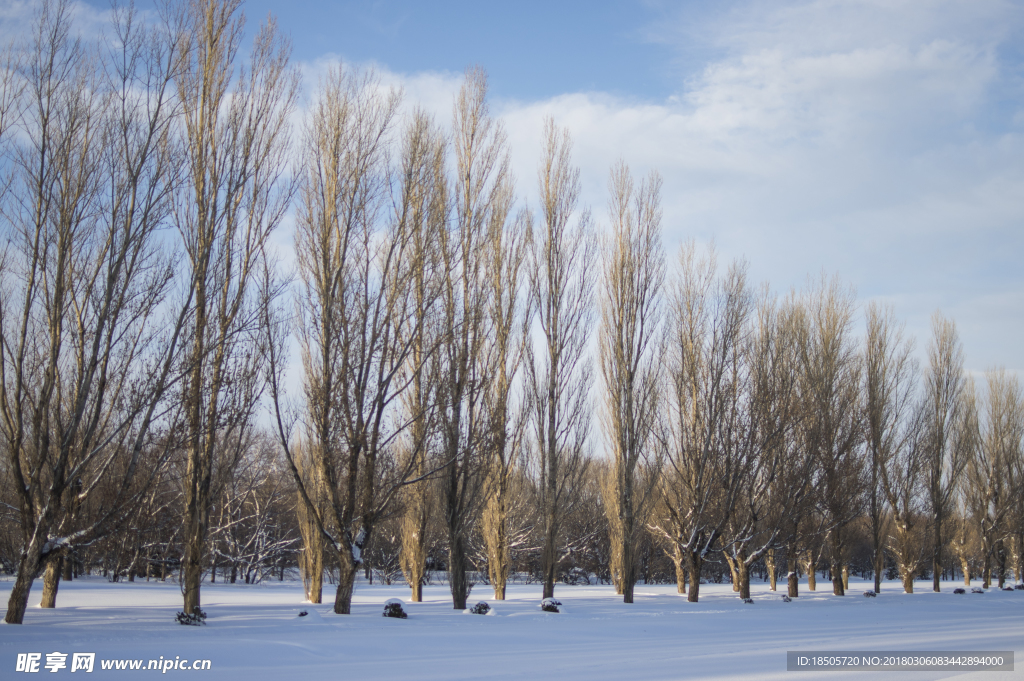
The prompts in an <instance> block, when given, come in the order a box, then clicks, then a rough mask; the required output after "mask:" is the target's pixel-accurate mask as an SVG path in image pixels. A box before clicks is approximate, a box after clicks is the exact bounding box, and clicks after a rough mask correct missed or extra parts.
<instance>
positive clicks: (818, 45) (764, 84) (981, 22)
mask: <svg viewBox="0 0 1024 681" xmlns="http://www.w3.org/2000/svg"><path fill="white" fill-rule="evenodd" d="M32 5H33V3H32V2H31V1H29V0H19V1H13V0H0V33H10V32H13V31H16V30H18V28H17V27H18V26H19V25H21V22H22V21H24V17H25V16H27V14H28V13H29V10H30V8H31V7H32ZM105 6H106V5H105V4H103V3H99V2H97V3H94V4H93V7H94V8H96V9H94V10H89V9H88V8H83V11H82V13H81V15H82V23H83V26H90V25H91V26H92V27H93V28H95V26H98V25H100V24H101V23H102V14H101V11H102V8H104V7H105ZM268 11H272V12H274V13H275V14H276V15H277V16H278V17H279V21H280V24H281V26H282V28H284V29H285V30H286V31H287V32H288V33H290V34H291V36H292V39H293V42H294V57H295V59H296V61H297V62H299V63H300V65H301V67H302V69H303V71H304V82H305V85H306V87H307V88H312V87H315V83H316V79H317V73H318V72H319V71H321V70H322V69H323V68H325V67H326V65H327V64H329V63H331V62H333V61H336V60H338V59H342V60H344V61H345V62H348V63H349V64H350V65H353V66H356V67H367V66H370V65H373V66H374V67H375V68H376V69H377V70H378V72H379V74H380V75H381V78H382V80H383V81H384V82H385V83H391V84H394V85H397V86H401V87H403V88H404V90H405V97H406V101H407V102H408V103H410V104H419V105H421V106H423V107H425V108H426V109H427V110H429V111H432V112H433V113H434V115H435V116H436V117H437V118H438V120H442V121H445V120H448V119H449V118H450V115H451V101H452V96H453V94H454V92H455V91H456V90H457V88H458V86H459V78H460V74H461V72H462V71H463V69H464V68H466V67H467V66H471V65H474V64H478V65H480V66H482V67H484V68H485V69H486V70H487V71H488V73H489V75H490V85H491V94H492V111H493V112H494V113H495V114H497V115H499V116H501V117H502V118H503V119H504V122H505V126H506V129H507V131H508V134H509V139H510V141H511V144H512V157H513V166H514V169H515V172H516V175H517V177H518V178H519V184H518V187H519V191H520V194H521V196H522V197H523V200H524V201H526V202H529V201H530V200H531V197H532V196H533V194H534V191H535V190H534V187H535V185H536V165H537V161H538V156H539V151H540V131H541V126H542V123H543V119H544V117H545V116H547V115H551V116H554V117H555V119H556V122H558V123H559V124H560V125H563V126H566V127H568V128H569V130H570V132H571V133H572V135H573V138H574V141H575V153H574V158H575V160H576V162H577V163H578V164H579V165H580V166H581V171H582V180H583V187H584V197H583V198H584V200H585V202H586V203H587V204H589V205H590V207H591V208H592V210H593V212H594V215H595V217H596V218H598V220H599V221H600V220H602V219H603V218H604V216H605V214H606V208H605V206H606V201H607V198H606V191H605V188H606V185H607V177H608V170H609V168H610V166H611V165H612V163H614V162H615V161H617V160H618V159H619V158H622V159H624V160H625V161H626V162H627V163H629V164H630V166H631V167H632V168H633V169H634V171H635V172H637V173H643V172H646V171H647V170H649V169H657V170H658V171H659V172H660V173H661V174H662V175H663V177H664V209H665V218H664V230H665V242H666V247H667V249H668V251H669V259H670V261H671V260H672V259H673V258H674V254H675V251H676V249H677V248H678V245H679V243H680V242H681V241H683V240H685V239H688V238H695V239H697V240H698V241H700V242H710V241H712V240H713V241H714V242H715V243H716V244H717V247H718V250H719V253H720V257H721V258H722V259H729V258H733V257H745V258H747V260H749V263H750V271H751V278H752V279H753V280H755V281H769V282H770V283H771V285H772V286H773V287H774V288H775V289H777V290H780V291H783V292H785V291H788V290H789V289H790V288H791V287H799V286H801V285H802V284H803V283H804V282H805V281H806V279H807V277H808V276H815V275H818V274H819V273H821V272H826V273H829V274H832V273H835V274H838V275H839V276H840V277H842V279H843V280H844V281H846V282H848V283H849V284H850V285H851V286H853V287H855V289H856V291H857V295H858V298H859V300H860V301H861V302H867V301H868V300H873V299H874V300H882V301H885V302H888V303H891V304H892V305H893V306H894V307H895V308H896V311H897V314H898V315H899V316H901V317H902V318H903V319H905V320H906V322H907V327H908V332H910V333H911V334H913V335H915V336H916V337H917V342H918V348H919V350H918V355H919V356H920V357H921V358H922V359H923V358H924V354H925V349H926V347H927V344H928V337H929V332H930V329H929V320H930V317H931V315H932V313H933V312H934V311H935V310H937V309H938V310H942V311H943V313H945V314H947V315H949V316H952V317H953V318H955V319H956V321H957V323H958V326H959V331H960V334H961V337H962V339H963V341H964V344H965V349H966V353H967V362H968V368H969V369H970V370H972V371H975V372H981V371H984V370H985V369H988V368H991V367H995V366H998V365H1003V366H1006V367H1007V368H1009V369H1011V370H1014V371H1017V372H1018V373H1020V372H1021V371H1024V343H1022V339H1024V266H1022V263H1021V258H1022V256H1024V40H1022V38H1024V3H1022V2H1021V1H1020V0H1016V1H1011V0H771V1H769V0H729V1H727V2H669V1H666V0H651V1H647V2H621V3H602V2H586V3H584V2H519V3H516V4H508V3H504V4H499V3H480V2H477V3H472V2H431V3H425V2H404V1H403V2H399V1H393V0H387V1H381V2H349V1H344V2H330V3H329V2H323V3H318V2H298V1H297V2H289V3H279V2H268V1H265V0H260V1H257V0H250V1H249V2H248V4H247V5H246V12H247V14H248V15H249V17H250V21H251V23H252V25H253V26H255V24H256V23H257V22H258V21H259V20H261V19H262V18H263V17H264V16H266V13H267V12H268ZM285 241H287V239H285Z"/></svg>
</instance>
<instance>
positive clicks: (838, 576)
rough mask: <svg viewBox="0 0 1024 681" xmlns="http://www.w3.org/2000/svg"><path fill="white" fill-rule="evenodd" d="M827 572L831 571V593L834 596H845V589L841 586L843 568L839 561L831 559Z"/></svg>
mask: <svg viewBox="0 0 1024 681" xmlns="http://www.w3.org/2000/svg"><path fill="white" fill-rule="evenodd" d="M829 572H831V573H832V593H833V594H834V595H836V596H845V595H846V589H844V588H843V568H842V566H841V565H840V564H839V561H837V560H835V559H833V560H832V561H831V562H830V563H829Z"/></svg>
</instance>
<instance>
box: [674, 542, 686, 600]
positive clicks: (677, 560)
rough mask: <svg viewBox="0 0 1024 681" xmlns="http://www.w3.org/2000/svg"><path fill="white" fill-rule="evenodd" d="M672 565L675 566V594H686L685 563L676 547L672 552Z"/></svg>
mask: <svg viewBox="0 0 1024 681" xmlns="http://www.w3.org/2000/svg"><path fill="white" fill-rule="evenodd" d="M672 563H673V564H674V565H675V566H676V593H680V594H684V593H686V563H685V559H684V558H683V555H682V552H681V551H680V550H679V547H678V546H676V547H675V548H674V549H673V551H672Z"/></svg>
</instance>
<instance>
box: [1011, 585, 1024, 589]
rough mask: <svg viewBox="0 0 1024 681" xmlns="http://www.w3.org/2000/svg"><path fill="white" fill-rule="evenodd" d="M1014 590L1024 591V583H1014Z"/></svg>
mask: <svg viewBox="0 0 1024 681" xmlns="http://www.w3.org/2000/svg"><path fill="white" fill-rule="evenodd" d="M1013 590H1014V591H1024V584H1014V585H1013Z"/></svg>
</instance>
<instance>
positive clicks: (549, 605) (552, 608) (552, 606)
mask: <svg viewBox="0 0 1024 681" xmlns="http://www.w3.org/2000/svg"><path fill="white" fill-rule="evenodd" d="M561 604H562V603H561V601H556V600H555V599H554V598H545V599H544V600H543V601H541V602H540V609H541V610H543V611H544V612H561V611H560V610H559V609H558V606H560V605H561Z"/></svg>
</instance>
